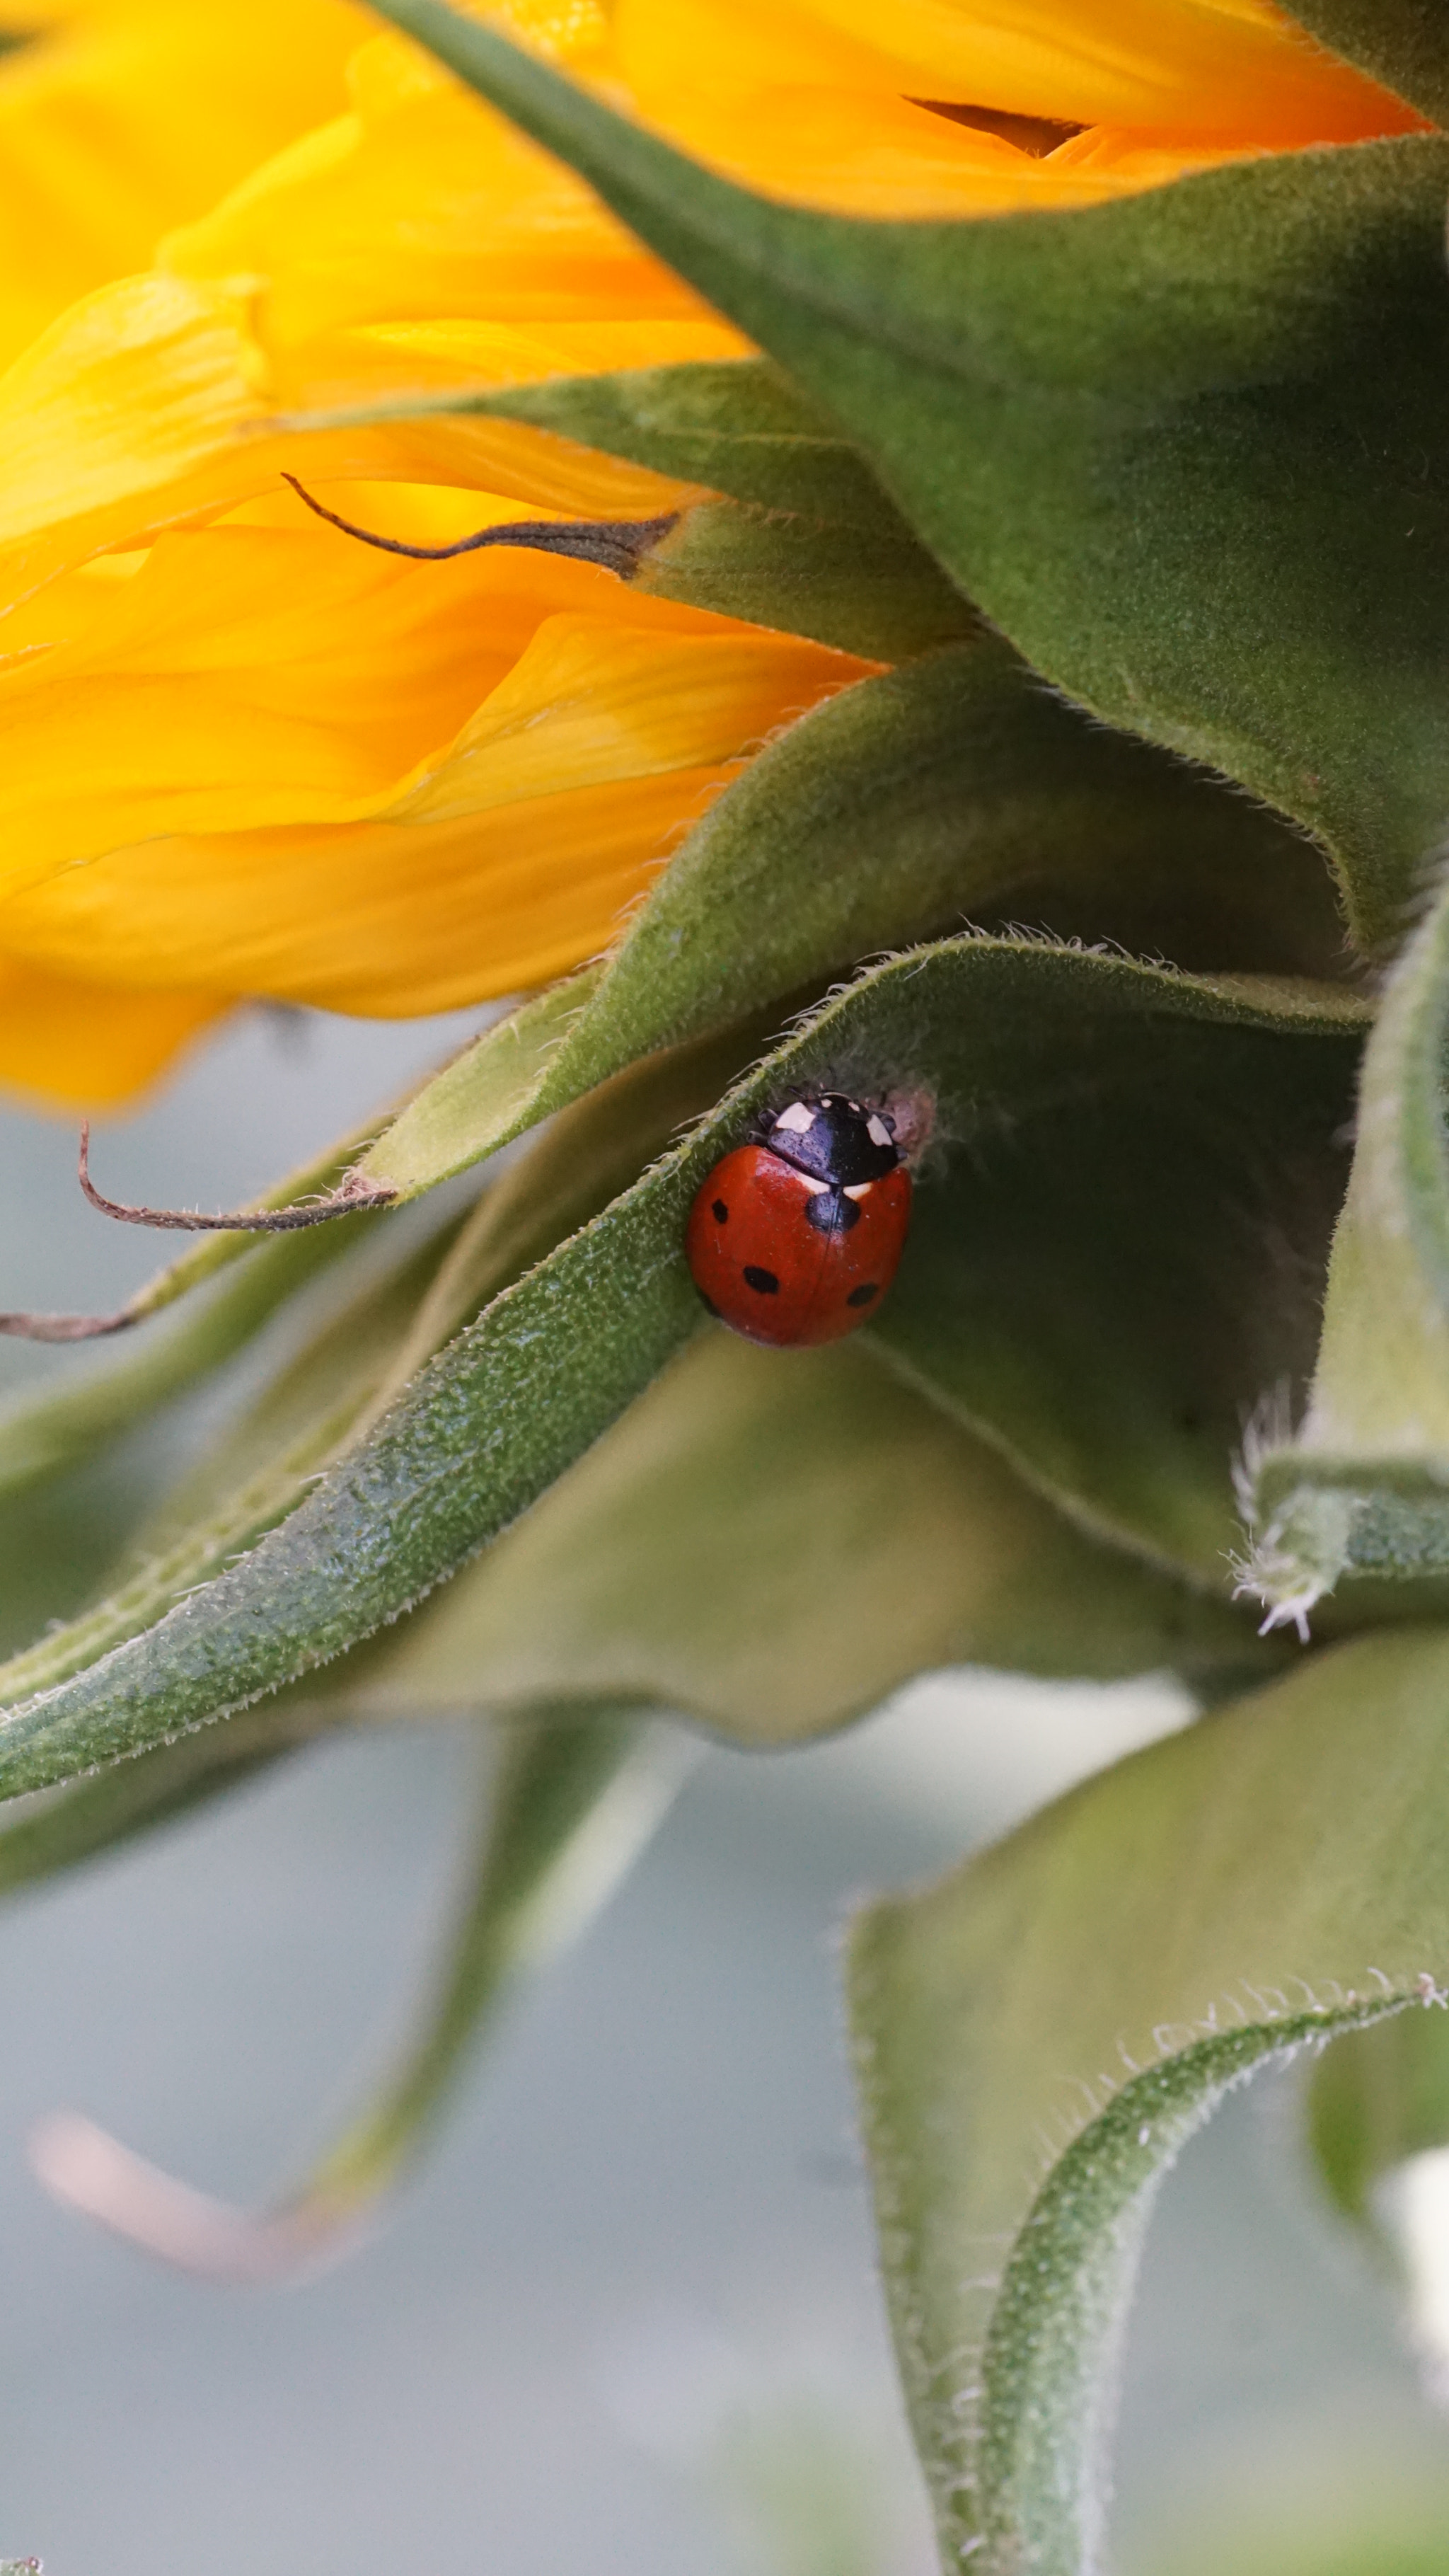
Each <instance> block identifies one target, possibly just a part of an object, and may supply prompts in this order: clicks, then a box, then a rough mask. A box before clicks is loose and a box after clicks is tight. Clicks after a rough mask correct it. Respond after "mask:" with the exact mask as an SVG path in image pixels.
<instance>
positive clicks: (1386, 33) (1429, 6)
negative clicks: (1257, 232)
mask: <svg viewBox="0 0 1449 2576" xmlns="http://www.w3.org/2000/svg"><path fill="white" fill-rule="evenodd" d="M1288 15H1289V16H1290V17H1293V18H1296V19H1297V20H1298V23H1299V25H1300V26H1302V27H1306V28H1307V29H1308V31H1309V34H1310V35H1313V36H1316V37H1317V38H1318V40H1319V42H1320V44H1324V45H1328V46H1330V47H1331V48H1332V50H1333V51H1334V53H1336V54H1342V55H1343V57H1344V59H1345V60H1346V61H1347V62H1351V63H1356V64H1357V65H1358V68H1359V70H1360V71H1365V72H1367V73H1368V74H1369V75H1370V77H1371V78H1372V79H1373V80H1377V81H1382V83H1383V85H1384V87H1385V89H1391V90H1393V91H1395V92H1396V93H1397V95H1398V96H1399V97H1400V98H1406V99H1407V100H1408V101H1409V104H1410V106H1411V107H1417V108H1418V110H1419V112H1420V114H1421V115H1423V116H1428V117H1432V118H1433V120H1434V122H1435V124H1436V125H1446V124H1449V27H1446V24H1445V19H1444V12H1443V9H1442V8H1441V7H1440V5H1439V0H1292V5H1291V7H1290V8H1289V11H1288Z"/></svg>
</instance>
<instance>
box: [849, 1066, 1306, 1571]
mask: <svg viewBox="0 0 1449 2576" xmlns="http://www.w3.org/2000/svg"><path fill="white" fill-rule="evenodd" d="M1165 1069H1166V1068H1165V1065H1164V1060H1163V1053H1162V1050H1161V1048H1160V1047H1159V1046H1158V1045H1156V1044H1155V1043H1153V1042H1151V1041H1149V1042H1148V1043H1146V1044H1145V1045H1143V1046H1141V1047H1140V1048H1134V1047H1132V1046H1129V1045H1126V1044H1123V1043H1121V1039H1120V1033H1114V1036H1113V1038H1112V1040H1111V1041H1109V1043H1108V1045H1107V1047H1106V1048H1105V1049H1104V1050H1099V1049H1098V1048H1097V1046H1096V1045H1095V1044H1094V1043H1093V1040H1092V1038H1091V1036H1090V1035H1089V1034H1088V1033H1087V1032H1085V1031H1082V1032H1073V1033H1072V1034H1071V1036H1070V1037H1069V1038H1067V1040H1066V1042H1065V1043H1060V1044H1059V1049H1058V1056H1057V1065H1056V1072H1055V1080H1053V1079H1051V1077H1050V1076H1044V1078H1043V1079H1042V1080H1041V1082H1040V1084H1039V1087H1037V1088H1036V1089H1035V1091H1034V1092H1033V1091H1031V1090H1027V1091H1025V1092H1023V1094H1022V1095H1020V1096H1019V1097H1017V1098H1016V1099H1008V1098H1002V1099H1001V1100H1000V1101H999V1102H997V1103H992V1102H990V1101H989V1100H982V1101H981V1102H980V1103H979V1108H978V1116H977V1118H976V1120H975V1121H974V1122H973V1124H972V1126H971V1127H970V1128H968V1129H967V1131H966V1133H965V1134H964V1136H962V1137H961V1138H960V1140H959V1142H958V1144H957V1146H956V1148H955V1150H954V1152H953V1153H952V1155H951V1161H950V1171H949V1180H948V1184H947V1186H944V1187H941V1188H938V1189H930V1188H927V1189H924V1190H922V1191H921V1193H920V1195H919V1205H918V1210H917V1214H916V1218H915V1222H914V1226H913V1232H912V1242H911V1258H910V1261H909V1263H908V1265H907V1267H906V1269H905V1271H904V1273H903V1275H902V1277H901V1279H900V1281H899V1283H898V1286H897V1288H896V1290H895V1291H894V1293H893V1294H892V1297H891V1300H890V1303H889V1304H888V1306H887V1307H886V1308H885V1311H884V1313H883V1314H882V1315H881V1317H880V1320H879V1322H878V1323H877V1324H876V1325H875V1326H874V1327H873V1334H874V1337H875V1338H876V1339H877V1340H878V1341H879V1342H880V1343H881V1344H882V1345H883V1346H884V1348H885V1349H886V1350H887V1351H888V1352H889V1353H890V1354H891V1356H892V1358H893V1359H894V1360H895V1361H896V1362H897V1363H898V1365H899V1366H900V1367H901V1368H902V1369H903V1370H904V1371H905V1372H906V1374H907V1376H908V1377H909V1379H910V1381H911V1382H912V1383H913V1384H915V1385H917V1386H920V1387H922V1388H924V1389H926V1390H927V1391H929V1392H930V1393H931V1395H932V1396H933V1397H934V1398H935V1399H936V1400H937V1401H938V1402H940V1403H942V1404H944V1405H945V1406H947V1407H948V1409H949V1410H950V1411H951V1412H952V1413H954V1414H955V1415H956V1417H957V1418H958V1419H959V1420H961V1421H962V1422H964V1423H965V1424H967V1425H969V1426H970V1427H971V1428H972V1429H974V1430H975V1431H976V1432H978V1433H979V1434H982V1435H984V1436H985V1437H986V1438H988V1439H990V1440H992V1441H994V1442H996V1443H998V1444H999V1445H1001V1446H1002V1447H1004V1448H1005V1449H1006V1451H1007V1453H1008V1455H1009V1456H1010V1457H1011V1459H1012V1461H1013V1463H1014V1464H1015V1466H1016V1467H1017V1469H1018V1470H1019V1471H1020V1472H1021V1473H1023V1474H1024V1475H1026V1476H1027V1477H1028V1478H1029V1479H1030V1480H1031V1481H1032V1482H1033V1483H1034V1484H1036V1485H1037V1486H1038V1487H1039V1488H1041V1489H1042V1490H1044V1491H1045V1492H1046V1493H1048V1494H1050V1495H1051V1496H1052V1498H1053V1500H1054V1501H1055V1502H1057V1503H1058V1504H1059V1505H1060V1506H1061V1507H1062V1508H1063V1509H1065V1510H1066V1511H1068V1512H1069V1513H1070V1514H1071V1515H1072V1516H1073V1517H1074V1518H1075V1519H1076V1520H1078V1522H1079V1523H1080V1524H1081V1525H1082V1526H1083V1527H1084V1528H1085V1529H1086V1530H1088V1531H1089V1532H1091V1533H1093V1534H1095V1535H1096V1536H1098V1537H1100V1538H1105V1539H1108V1540H1110V1541H1111V1542H1113V1543H1115V1544H1116V1545H1118V1546H1122V1547H1127V1548H1129V1549H1131V1550H1133V1551H1134V1552H1135V1553H1137V1554H1139V1555H1140V1556H1142V1557H1143V1558H1144V1559H1146V1560H1147V1561H1148V1562H1150V1563H1154V1564H1157V1565H1160V1566H1164V1567H1167V1568H1171V1569H1172V1570H1174V1571H1176V1572H1178V1573H1180V1574H1183V1575H1186V1576H1187V1577H1188V1578H1189V1579H1190V1580H1191V1581H1193V1582H1194V1583H1196V1584H1199V1585H1201V1586H1203V1587H1205V1588H1207V1589H1209V1590H1211V1591H1214V1592H1216V1593H1219V1594H1225V1593H1226V1592H1227V1591H1228V1590H1229V1589H1230V1588H1231V1585H1232V1582H1233V1579H1234V1578H1233V1564H1234V1559H1235V1555H1236V1552H1237V1551H1238V1550H1239V1548H1240V1547H1241V1544H1242V1530H1241V1525H1240V1512H1239V1503H1238V1498H1237V1495H1236V1493H1235V1490H1234V1481H1233V1472H1232V1470H1233V1462H1234V1459H1235V1457H1236V1454H1237V1452H1238V1449H1239V1445H1240V1443H1241V1440H1242V1436H1243V1425H1244V1422H1245V1420H1247V1419H1248V1418H1249V1417H1251V1415H1252V1413H1253V1410H1254V1407H1255V1406H1256V1405H1257V1404H1258V1403H1259V1401H1260V1399H1261V1398H1262V1397H1263V1396H1264V1395H1265V1394H1269V1393H1272V1394H1274V1395H1278V1396H1282V1397H1289V1396H1297V1397H1300V1398H1301V1395H1302V1393H1303V1391H1304V1390H1306V1387H1307V1385H1308V1382H1309V1379H1310V1377H1311V1375H1312V1371H1313V1366H1314V1360H1315V1356H1316V1352H1317V1347H1318V1337H1319V1332H1320V1328H1321V1324H1322V1305H1323V1288H1324V1280H1325V1276H1326V1273H1327V1268H1328V1257H1329V1246H1330V1242H1331V1239H1332V1234H1333V1227H1334V1220H1335V1218H1336V1216H1337V1214H1338V1211H1339V1208H1340V1205H1341V1203H1342V1198H1343V1191H1344V1186H1345V1183H1346V1180H1347V1177H1348V1159H1349V1158H1348V1149H1347V1145H1346V1143H1345V1141H1344V1140H1345V1131H1346V1129H1347V1127H1348V1124H1349V1122H1350V1120H1351V1118H1352V1114H1353V1085H1354V1075H1355V1070H1356V1050H1355V1048H1354V1047H1353V1045H1352V1044H1349V1045H1346V1046H1344V1047H1341V1048H1322V1047H1301V1048H1294V1049H1291V1050H1289V1051H1288V1052H1287V1053H1286V1054H1285V1052H1284V1051H1283V1049H1282V1047H1281V1044H1280V1043H1278V1042H1277V1041H1275V1040H1274V1039H1273V1038H1272V1037H1270V1036H1268V1035H1267V1034H1266V1033H1264V1034H1263V1035H1261V1036H1259V1037H1257V1038H1249V1037H1248V1036H1247V1035H1246V1033H1244V1035H1243V1036H1242V1037H1241V1038H1240V1040H1239V1041H1238V1042H1237V1043H1235V1044H1234V1045H1233V1046H1232V1047H1231V1048H1227V1047H1224V1048H1218V1049H1214V1050H1213V1051H1212V1054H1211V1061H1210V1062H1209V1058H1208V1054H1207V1053H1206V1051H1205V1052H1204V1055H1203V1057H1202V1059H1201V1070H1200V1074H1199V1075H1198V1076H1197V1077H1196V1078H1195V1077H1194V1075H1193V1074H1192V1073H1191V1072H1190V1071H1189V1070H1188V1067H1187V1065H1186V1063H1185V1062H1182V1063H1180V1064H1179V1066H1178V1068H1177V1069H1176V1072H1175V1075H1173V1076H1171V1077H1169V1079H1168V1080H1167V1081H1166V1082H1164V1079H1163V1076H1164V1072H1165ZM993 1107H995V1108H996V1110H997V1113H998V1114H997V1117H996V1119H995V1120H994V1121H993V1118H992V1115H991V1112H992V1109H993Z"/></svg>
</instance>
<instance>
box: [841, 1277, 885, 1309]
mask: <svg viewBox="0 0 1449 2576" xmlns="http://www.w3.org/2000/svg"><path fill="white" fill-rule="evenodd" d="M879 1295H880V1282H879V1280H878V1279H866V1280H863V1281H862V1283H861V1285H860V1286H859V1287H858V1288H852V1290H851V1292H850V1295H849V1296H848V1297H847V1298H846V1301H845V1302H846V1304H847V1306H868V1305H869V1304H870V1301H871V1299H872V1297H878V1296H879Z"/></svg>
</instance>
